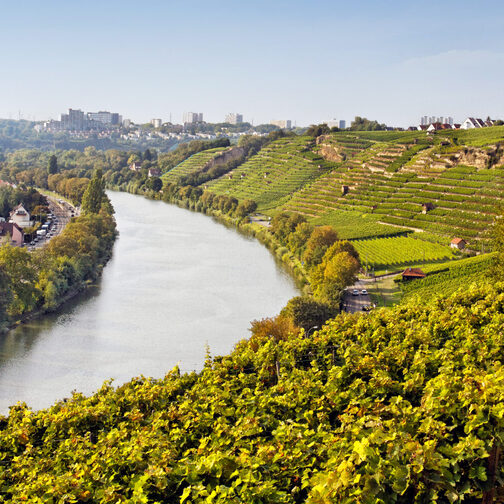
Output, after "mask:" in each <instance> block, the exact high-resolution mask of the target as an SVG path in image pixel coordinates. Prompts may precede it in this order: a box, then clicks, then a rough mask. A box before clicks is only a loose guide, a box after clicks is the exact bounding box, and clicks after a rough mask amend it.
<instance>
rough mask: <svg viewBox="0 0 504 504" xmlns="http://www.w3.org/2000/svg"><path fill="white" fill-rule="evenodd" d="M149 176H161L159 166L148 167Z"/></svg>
mask: <svg viewBox="0 0 504 504" xmlns="http://www.w3.org/2000/svg"><path fill="white" fill-rule="evenodd" d="M147 175H148V176H149V177H160V176H161V170H160V169H159V168H149V171H148V173H147Z"/></svg>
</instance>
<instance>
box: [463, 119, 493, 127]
mask: <svg viewBox="0 0 504 504" xmlns="http://www.w3.org/2000/svg"><path fill="white" fill-rule="evenodd" d="M489 126H493V121H491V120H487V121H483V119H478V118H475V117H468V118H467V119H466V120H465V121H464V122H463V123H462V125H461V126H460V128H461V129H475V128H486V127H489Z"/></svg>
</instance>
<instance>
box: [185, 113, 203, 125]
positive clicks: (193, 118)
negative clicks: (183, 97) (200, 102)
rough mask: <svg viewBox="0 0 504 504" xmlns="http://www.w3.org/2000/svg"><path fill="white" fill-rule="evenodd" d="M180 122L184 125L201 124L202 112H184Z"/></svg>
mask: <svg viewBox="0 0 504 504" xmlns="http://www.w3.org/2000/svg"><path fill="white" fill-rule="evenodd" d="M182 122H183V123H184V124H192V123H198V122H203V113H202V112H184V115H183V118H182Z"/></svg>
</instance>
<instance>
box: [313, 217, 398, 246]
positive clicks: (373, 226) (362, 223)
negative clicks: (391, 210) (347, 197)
mask: <svg viewBox="0 0 504 504" xmlns="http://www.w3.org/2000/svg"><path fill="white" fill-rule="evenodd" d="M379 219H380V218H379V217H378V216H376V215H372V214H362V213H359V212H352V211H345V210H335V211H333V212H329V213H327V214H325V215H323V216H321V217H316V218H313V219H311V222H312V224H315V225H329V226H332V227H333V228H334V229H335V230H336V231H337V232H338V235H339V237H340V238H341V239H343V240H351V239H356V238H367V237H370V236H383V235H391V234H397V233H400V232H401V231H406V230H405V229H401V228H397V227H394V226H387V225H386V224H379V222H378V221H379Z"/></svg>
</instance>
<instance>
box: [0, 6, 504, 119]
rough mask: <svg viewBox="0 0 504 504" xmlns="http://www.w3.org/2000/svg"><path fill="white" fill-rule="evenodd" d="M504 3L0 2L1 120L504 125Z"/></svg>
mask: <svg viewBox="0 0 504 504" xmlns="http://www.w3.org/2000/svg"><path fill="white" fill-rule="evenodd" d="M503 25H504V2H503V1H502V0H478V1H476V0H443V1H440V0H423V1H421V2H418V1H417V2H409V1H407V0H406V1H405V0H400V1H398V0H397V1H396V0H353V1H352V0H350V1H349V0H345V1H339V0H332V1H330V0H327V1H326V0H311V1H305V0H289V1H284V0H269V1H263V0H251V1H248V2H245V1H243V0H214V1H211V2H210V1H208V0H206V1H199V0H194V1H193V0H178V1H174V0H163V1H161V0H159V1H155V0H152V1H151V0H143V1H142V2H138V1H130V0H101V1H95V0H85V1H81V2H77V1H75V0H64V1H63V0H59V1H57V0H44V1H40V0H37V1H34V0H33V1H24V0H18V1H16V2H12V1H7V0H0V47H1V52H0V61H1V66H0V68H1V73H0V117H4V118H7V117H13V118H17V117H18V114H19V111H20V112H21V116H22V117H24V118H30V119H32V118H35V119H47V118H54V119H57V118H59V114H60V113H62V112H65V111H66V109H68V108H69V107H72V108H80V109H83V110H85V111H86V112H88V111H97V110H110V111H113V112H119V113H121V114H122V115H123V117H125V118H131V119H132V120H134V121H135V122H144V121H148V120H150V119H151V118H154V117H159V118H162V119H163V120H164V121H166V120H168V119H169V116H170V113H171V114H172V119H173V122H180V121H181V119H182V113H183V112H184V111H194V112H203V114H204V118H205V120H207V121H210V122H219V121H222V120H223V119H224V115H225V114H226V113H228V112H231V111H233V112H241V113H242V114H243V115H244V119H245V120H248V121H252V120H253V121H254V124H258V123H263V122H269V121H270V120H271V119H292V120H293V121H296V122H297V124H298V125H307V124H309V123H314V122H321V121H324V120H328V119H331V118H337V119H346V120H347V121H350V120H351V119H352V118H353V117H354V116H355V115H361V116H366V117H368V118H370V119H377V120H379V121H380V122H386V123H387V124H391V125H399V126H408V125H410V124H417V123H418V122H419V118H420V116H421V115H444V116H448V115H451V116H453V117H454V118H455V120H456V121H462V120H463V119H464V118H465V117H466V116H468V115H475V116H480V117H486V116H488V115H490V116H491V117H504V36H503Z"/></svg>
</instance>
